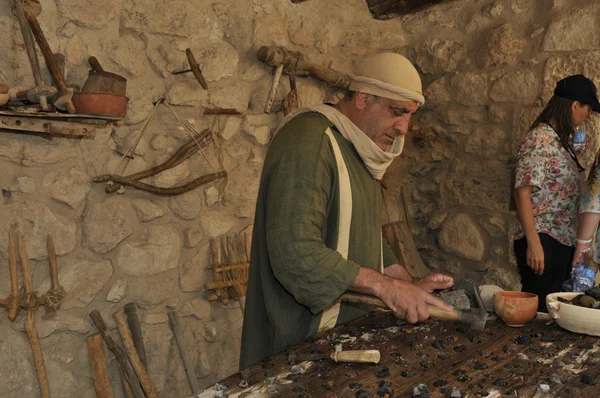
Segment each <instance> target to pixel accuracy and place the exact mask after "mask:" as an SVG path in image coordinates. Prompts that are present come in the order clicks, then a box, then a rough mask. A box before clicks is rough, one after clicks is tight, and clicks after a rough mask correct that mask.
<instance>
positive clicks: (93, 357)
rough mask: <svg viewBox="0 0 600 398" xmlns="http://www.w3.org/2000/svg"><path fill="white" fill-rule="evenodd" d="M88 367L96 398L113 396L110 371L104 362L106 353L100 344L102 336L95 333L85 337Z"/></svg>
mask: <svg viewBox="0 0 600 398" xmlns="http://www.w3.org/2000/svg"><path fill="white" fill-rule="evenodd" d="M87 345H88V353H89V355H90V367H91V368H92V379H94V389H95V390H96V396H97V398H114V396H115V395H114V393H113V390H112V387H111V385H110V371H109V370H108V363H107V362H106V353H105V352H104V346H103V345H102V336H100V334H95V335H93V336H91V337H88V339H87Z"/></svg>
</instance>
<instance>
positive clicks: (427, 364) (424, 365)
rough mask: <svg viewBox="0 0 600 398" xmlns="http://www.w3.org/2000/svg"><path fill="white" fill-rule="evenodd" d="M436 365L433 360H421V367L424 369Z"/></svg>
mask: <svg viewBox="0 0 600 398" xmlns="http://www.w3.org/2000/svg"><path fill="white" fill-rule="evenodd" d="M434 366H435V364H434V363H433V361H421V367H422V368H423V369H431V368H433V367H434Z"/></svg>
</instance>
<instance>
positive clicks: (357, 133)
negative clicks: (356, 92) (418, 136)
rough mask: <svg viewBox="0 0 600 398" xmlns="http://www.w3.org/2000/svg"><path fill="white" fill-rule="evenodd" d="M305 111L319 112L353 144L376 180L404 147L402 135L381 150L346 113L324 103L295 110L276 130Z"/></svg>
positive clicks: (380, 177)
mask: <svg viewBox="0 0 600 398" xmlns="http://www.w3.org/2000/svg"><path fill="white" fill-rule="evenodd" d="M306 112H319V113H321V114H323V115H324V116H325V117H327V119H329V120H330V121H331V122H332V123H333V124H334V126H335V127H336V128H337V129H338V130H339V132H340V133H341V134H342V136H343V137H344V138H346V139H347V140H349V141H350V142H351V143H352V145H354V148H356V151H357V152H358V154H359V155H360V157H361V159H362V160H363V162H364V164H365V166H366V167H367V169H368V170H369V173H371V175H372V176H373V178H374V179H376V180H381V179H382V178H383V175H384V174H385V171H386V170H387V168H388V167H389V166H390V164H391V163H392V161H393V160H394V159H395V158H397V157H398V156H400V154H401V153H402V148H403V147H404V137H403V136H399V137H397V138H396V139H395V140H394V142H393V143H392V144H391V145H390V146H389V147H388V148H387V150H385V151H383V150H381V148H379V147H378V146H377V145H376V144H375V143H374V142H373V140H371V139H370V138H369V137H368V136H367V135H366V134H365V133H364V132H363V131H362V130H361V129H359V128H358V126H357V125H356V124H354V123H353V122H352V121H351V120H350V119H348V117H347V116H346V115H344V114H343V113H341V112H340V111H338V110H337V109H336V108H334V107H333V106H330V105H326V104H320V105H311V106H307V107H304V108H300V109H297V110H295V111H294V112H292V113H290V114H289V115H287V116H286V117H285V119H283V121H282V122H281V124H280V125H279V127H278V128H277V131H279V130H280V129H281V128H282V127H283V126H284V125H285V124H286V123H287V122H289V121H290V120H291V119H293V118H294V117H296V116H298V115H300V114H302V113H306Z"/></svg>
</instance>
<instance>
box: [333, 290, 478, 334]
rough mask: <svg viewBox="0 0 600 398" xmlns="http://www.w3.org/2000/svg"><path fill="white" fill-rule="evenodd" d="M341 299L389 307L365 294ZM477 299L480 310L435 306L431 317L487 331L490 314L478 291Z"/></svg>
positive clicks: (347, 295)
mask: <svg viewBox="0 0 600 398" xmlns="http://www.w3.org/2000/svg"><path fill="white" fill-rule="evenodd" d="M341 298H342V301H345V302H347V303H356V304H367V305H372V306H374V307H378V308H388V306H387V305H386V304H385V303H384V302H383V301H381V300H380V299H378V298H377V297H373V296H367V295H364V294H359V293H344V294H343V295H342V297H341ZM475 298H477V302H478V304H479V308H477V309H475V308H472V309H468V310H457V309H454V310H452V312H447V311H444V310H442V309H441V308H438V307H435V306H433V305H428V306H427V309H428V310H429V315H430V316H431V317H432V318H436V319H445V320H449V321H459V322H462V323H466V324H469V325H470V326H471V329H473V330H477V331H483V330H484V329H485V322H486V321H487V316H488V314H487V311H486V310H485V308H484V307H483V306H482V305H481V297H479V292H477V289H475Z"/></svg>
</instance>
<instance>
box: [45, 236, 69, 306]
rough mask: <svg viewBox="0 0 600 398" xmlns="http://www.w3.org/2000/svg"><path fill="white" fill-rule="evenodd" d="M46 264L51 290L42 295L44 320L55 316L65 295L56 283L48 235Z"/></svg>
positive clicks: (51, 242)
mask: <svg viewBox="0 0 600 398" xmlns="http://www.w3.org/2000/svg"><path fill="white" fill-rule="evenodd" d="M47 247H48V263H49V266H50V282H51V288H50V290H49V291H48V292H47V293H46V294H45V295H44V298H45V304H46V306H45V308H46V316H45V318H51V317H53V316H54V315H55V314H56V311H57V310H58V309H60V306H61V304H62V301H63V299H64V297H65V295H66V292H65V289H64V288H63V287H62V286H61V285H60V283H59V282H58V267H57V266H56V250H55V249H54V242H53V241H52V235H50V234H48V241H47Z"/></svg>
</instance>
